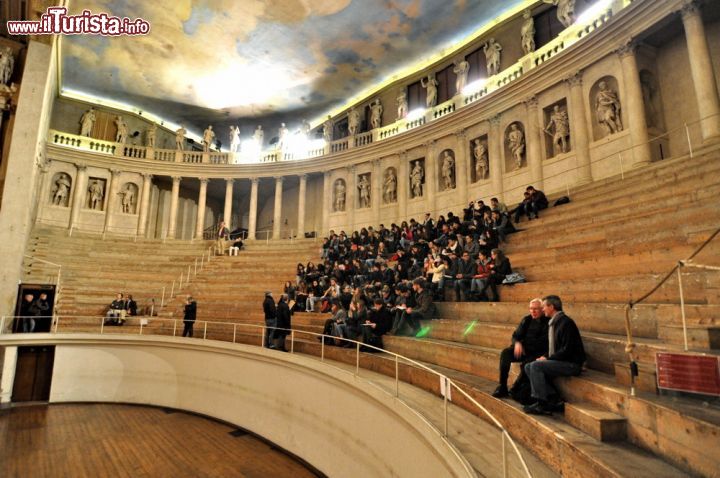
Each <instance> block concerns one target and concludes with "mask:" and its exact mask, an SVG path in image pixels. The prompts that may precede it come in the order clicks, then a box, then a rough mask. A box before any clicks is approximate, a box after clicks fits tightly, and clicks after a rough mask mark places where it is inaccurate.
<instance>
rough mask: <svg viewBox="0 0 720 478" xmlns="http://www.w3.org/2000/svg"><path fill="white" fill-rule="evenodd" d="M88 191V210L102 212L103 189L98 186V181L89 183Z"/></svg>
mask: <svg viewBox="0 0 720 478" xmlns="http://www.w3.org/2000/svg"><path fill="white" fill-rule="evenodd" d="M88 191H89V193H90V194H89V196H90V198H89V203H90V209H99V210H101V211H102V203H103V187H102V185H101V184H100V181H97V180H95V181H93V182H91V183H90V187H88Z"/></svg>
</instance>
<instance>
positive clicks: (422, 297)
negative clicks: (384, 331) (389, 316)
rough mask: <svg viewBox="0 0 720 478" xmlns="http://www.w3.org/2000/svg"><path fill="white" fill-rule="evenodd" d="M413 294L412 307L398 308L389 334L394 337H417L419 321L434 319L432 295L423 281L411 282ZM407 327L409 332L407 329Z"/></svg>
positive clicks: (419, 279) (434, 308)
mask: <svg viewBox="0 0 720 478" xmlns="http://www.w3.org/2000/svg"><path fill="white" fill-rule="evenodd" d="M412 290H413V291H414V292H415V298H414V302H415V305H414V306H408V305H405V307H399V310H398V314H396V319H395V322H393V327H392V330H391V331H390V333H392V334H395V335H412V336H415V335H417V333H418V332H420V321H421V320H428V319H434V318H435V317H436V316H437V309H436V307H435V304H434V303H433V299H432V293H431V291H430V290H429V289H427V287H426V285H425V279H422V278H417V279H415V280H413V282H412ZM408 327H409V329H410V330H409V332H408V331H407V328H408Z"/></svg>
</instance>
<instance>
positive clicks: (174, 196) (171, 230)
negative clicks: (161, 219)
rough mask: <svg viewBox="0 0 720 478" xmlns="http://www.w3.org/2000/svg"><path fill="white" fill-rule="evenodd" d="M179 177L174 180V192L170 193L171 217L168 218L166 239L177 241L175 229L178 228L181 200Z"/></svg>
mask: <svg viewBox="0 0 720 478" xmlns="http://www.w3.org/2000/svg"><path fill="white" fill-rule="evenodd" d="M181 180H182V178H181V177H179V176H173V178H172V182H173V183H172V192H171V193H170V217H169V218H168V219H169V221H168V231H167V235H166V237H167V238H168V239H175V228H176V227H177V212H178V200H179V198H180V181H181Z"/></svg>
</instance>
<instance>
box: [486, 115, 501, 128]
mask: <svg viewBox="0 0 720 478" xmlns="http://www.w3.org/2000/svg"><path fill="white" fill-rule="evenodd" d="M501 119H502V115H501V114H500V113H498V114H496V115H495V116H491V117H490V118H488V121H489V122H490V126H500V120H501Z"/></svg>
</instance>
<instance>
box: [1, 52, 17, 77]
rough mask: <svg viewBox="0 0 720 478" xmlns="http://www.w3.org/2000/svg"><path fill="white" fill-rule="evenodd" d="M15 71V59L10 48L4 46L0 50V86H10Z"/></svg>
mask: <svg viewBox="0 0 720 478" xmlns="http://www.w3.org/2000/svg"><path fill="white" fill-rule="evenodd" d="M14 69H15V57H14V56H13V54H12V48H10V47H9V46H6V47H5V48H3V49H2V50H0V85H8V86H9V85H10V78H11V77H12V74H13V70H14Z"/></svg>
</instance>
